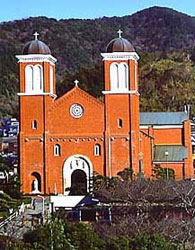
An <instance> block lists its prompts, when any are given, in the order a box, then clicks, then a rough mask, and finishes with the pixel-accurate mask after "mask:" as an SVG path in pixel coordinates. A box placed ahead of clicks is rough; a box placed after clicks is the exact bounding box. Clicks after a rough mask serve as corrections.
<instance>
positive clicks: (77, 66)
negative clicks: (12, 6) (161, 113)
mask: <svg viewBox="0 0 195 250" xmlns="http://www.w3.org/2000/svg"><path fill="white" fill-rule="evenodd" d="M118 28H121V29H122V30H123V36H124V37H125V38H127V39H128V40H130V41H131V42H132V43H133V45H134V46H135V48H136V50H137V52H138V53H139V54H140V55H141V56H142V55H143V56H142V57H141V58H142V59H141V68H140V75H141V90H142V95H143V100H142V109H143V110H158V109H161V110H162V109H163V110H164V109H168V110H174V109H177V108H178V107H179V109H181V108H182V105H183V102H185V101H186V102H189V99H190V98H189V95H188V94H186V95H185V94H184V95H182V97H180V93H178V92H177V89H175V90H174V91H175V92H177V93H175V96H178V98H179V99H182V100H180V101H179V102H177V99H178V98H176V97H174V98H173V100H172V102H171V103H169V104H167V103H166V104H165V103H164V102H165V101H166V100H164V99H163V98H160V99H159V96H161V95H162V93H161V92H160V91H162V89H163V85H164V84H165V80H166V81H169V80H170V79H167V74H165V71H163V70H168V72H169V73H170V72H171V71H174V70H176V71H178V69H176V68H175V67H180V66H181V65H180V66H179V65H178V63H180V64H182V63H183V64H185V62H186V58H187V56H188V53H190V54H191V53H192V50H193V48H194V47H195V18H194V17H190V16H188V15H185V14H182V13H180V12H177V11H174V10H172V9H168V8H162V7H153V8H149V9H145V10H143V11H140V12H137V13H135V14H133V15H130V16H124V17H111V18H108V17H103V18H99V19H94V20H89V19H85V20H81V19H68V20H59V21H57V20H55V19H51V18H47V17H37V18H28V19H23V20H17V21H13V22H4V23H1V24H0V55H1V56H0V86H1V87H0V116H8V115H13V114H17V106H16V104H17V97H16V94H15V93H16V92H17V88H18V65H17V62H16V59H15V57H14V56H15V55H16V54H21V51H22V47H23V46H24V44H25V43H26V42H27V41H29V40H31V39H33V37H32V34H33V33H34V32H35V31H38V32H39V34H40V36H39V39H40V40H42V41H43V42H45V43H46V44H48V45H49V47H50V48H51V51H52V55H53V56H55V57H56V58H57V59H58V63H57V79H58V81H57V83H58V94H62V93H64V92H65V91H66V90H67V89H68V88H70V86H71V85H72V82H73V80H74V79H75V78H78V79H79V80H80V81H81V83H82V87H83V88H84V89H86V90H88V91H89V92H90V93H92V94H93V95H96V96H99V95H100V94H101V90H102V88H103V77H102V73H101V56H100V53H101V52H104V51H105V47H106V45H107V43H108V42H109V41H110V40H111V39H112V38H114V37H116V30H117V29H118ZM173 51H176V52H173ZM154 52H155V53H154ZM172 55H173V56H172ZM178 58H179V59H178ZM188 58H189V57H188ZM161 59H164V60H165V59H167V60H171V61H172V63H171V65H172V66H171V69H170V68H169V66H170V65H169V66H167V64H166V61H163V65H164V66H163V68H161V69H160V70H159V71H160V73H159V72H158V74H157V73H155V72H156V71H158V69H157V68H155V69H154V68H153V69H152V68H150V65H151V64H152V62H154V61H156V60H157V61H161ZM178 60H179V62H178ZM143 62H145V65H143ZM175 62H176V64H175ZM159 64H161V63H158V65H159ZM159 67H160V65H159ZM166 67H168V68H166ZM184 68H185V70H186V74H187V73H189V72H191V71H193V62H192V61H190V60H188V66H186V65H185V66H184V65H183V68H182V70H184ZM143 70H148V71H149V74H145V73H146V72H144V71H143ZM162 71H163V72H162ZM179 72H182V71H180V70H179ZM184 73H185V72H184ZM159 74H162V76H161V77H160V80H159V79H156V77H158V76H159ZM186 74H181V75H180V74H177V77H176V82H177V83H178V81H180V82H182V81H184V82H186V81H187V82H188V85H189V81H190V83H191V82H192V84H190V87H189V86H188V93H194V92H193V91H194V89H195V87H194V86H192V85H193V84H194V83H193V81H192V79H191V76H190V79H189V77H188V78H185V79H184V75H186ZM168 76H169V74H168ZM151 78H152V79H153V80H152V81H153V84H152V85H151V86H149V89H150V91H149V92H150V97H149V98H150V99H151V96H152V98H154V99H156V101H157V102H158V105H157V104H156V102H155V101H153V100H152V99H151V101H150V100H148V92H146V89H148V87H147V88H145V85H146V86H148V85H150V83H149V82H151ZM169 78H171V76H169ZM156 81H157V82H156ZM174 81H175V80H174ZM174 81H173V83H172V84H173V86H172V88H173V89H174V88H175V86H176V84H177V83H176V82H174ZM142 84H144V86H142ZM167 84H168V83H167ZM168 85H169V84H168ZM168 85H167V86H168ZM184 85H185V84H182V83H181V93H182V94H183V93H184V92H183V91H185V87H184ZM157 86H158V87H157ZM189 89H190V91H189ZM168 92H169V91H168ZM163 95H164V91H163ZM184 96H186V98H184ZM144 98H146V100H148V101H147V102H146V103H145V101H144ZM152 102H154V103H155V104H154V103H152ZM159 102H160V103H159ZM175 102H176V104H175V105H174V103H175ZM170 105H174V107H173V106H170ZM154 106H155V107H154Z"/></svg>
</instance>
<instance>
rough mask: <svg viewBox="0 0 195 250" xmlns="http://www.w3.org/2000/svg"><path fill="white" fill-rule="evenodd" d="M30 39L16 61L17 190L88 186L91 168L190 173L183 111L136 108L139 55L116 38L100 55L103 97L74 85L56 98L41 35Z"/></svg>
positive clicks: (52, 64) (52, 61) (177, 174)
mask: <svg viewBox="0 0 195 250" xmlns="http://www.w3.org/2000/svg"><path fill="white" fill-rule="evenodd" d="M37 35H38V34H37V33H35V40H33V41H30V42H28V43H27V44H26V45H25V46H24V49H23V54H22V55H18V56H17V59H18V62H19V67H20V93H19V94H18V95H19V99H20V136H19V141H20V178H21V184H22V187H21V189H22V192H23V193H26V194H30V193H42V194H53V193H58V194H64V195H68V194H71V192H73V191H72V190H75V189H76V188H77V189H79V188H80V189H81V191H82V192H83V193H87V192H90V188H91V180H92V176H93V173H94V172H96V173H99V174H101V175H105V176H108V177H112V176H116V175H117V173H118V172H120V171H122V170H124V169H125V168H131V169H132V172H133V175H134V176H135V177H136V176H138V175H140V174H141V175H142V176H145V177H146V178H149V179H150V178H152V174H153V169H154V168H155V167H162V168H166V169H167V170H169V171H167V178H169V176H168V175H169V174H170V170H171V171H172V173H174V175H175V179H177V180H179V179H184V178H187V179H189V178H193V176H194V173H193V165H192V153H191V135H190V121H189V118H188V114H187V113H186V112H155V113H140V112H139V97H140V94H139V83H138V60H139V56H138V55H137V53H136V52H135V50H134V47H133V46H132V44H131V43H130V42H129V41H127V40H126V39H124V38H122V37H121V31H119V37H118V38H116V39H113V40H112V41H111V42H110V43H109V44H108V45H107V48H106V53H102V54H101V56H102V58H103V64H104V72H105V76H104V79H105V87H104V88H105V89H104V91H103V92H102V93H103V95H104V102H101V101H100V100H98V99H96V98H94V97H93V96H91V95H90V94H88V93H86V92H85V91H83V90H82V89H80V88H79V85H78V81H75V86H74V87H73V88H72V89H71V90H70V91H68V92H67V93H65V94H64V95H63V96H61V97H59V98H57V96H56V80H55V79H56V76H55V63H56V59H55V58H54V57H53V56H52V55H51V51H50V49H49V47H48V46H47V45H46V44H45V43H43V42H41V41H40V40H38V38H37Z"/></svg>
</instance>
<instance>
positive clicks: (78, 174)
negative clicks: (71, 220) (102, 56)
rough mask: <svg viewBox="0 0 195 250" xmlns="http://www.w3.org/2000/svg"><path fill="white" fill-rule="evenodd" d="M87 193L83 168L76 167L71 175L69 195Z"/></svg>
mask: <svg viewBox="0 0 195 250" xmlns="http://www.w3.org/2000/svg"><path fill="white" fill-rule="evenodd" d="M83 194H87V176H86V173H85V172H84V171H83V170H80V169H77V170H75V171H74V172H73V173H72V175H71V189H70V195H83Z"/></svg>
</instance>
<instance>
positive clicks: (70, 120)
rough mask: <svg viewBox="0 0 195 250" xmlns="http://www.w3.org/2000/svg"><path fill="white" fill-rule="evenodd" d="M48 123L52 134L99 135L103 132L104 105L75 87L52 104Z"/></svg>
mask: <svg viewBox="0 0 195 250" xmlns="http://www.w3.org/2000/svg"><path fill="white" fill-rule="evenodd" d="M48 122H49V130H50V133H54V134H75V135H76V134H86V133H87V134H88V133H91V134H92V133H94V134H95V133H99V134H100V133H102V132H103V130H104V127H103V126H104V104H103V103H102V102H101V101H99V100H97V99H96V98H94V97H93V96H91V95H89V94H88V93H86V92H85V91H83V90H81V89H80V88H79V87H77V86H76V87H74V88H73V89H72V90H70V91H69V92H67V93H66V94H65V95H63V96H62V97H60V98H59V99H57V100H56V101H55V102H54V104H53V105H52V107H51V108H50V109H49V112H48Z"/></svg>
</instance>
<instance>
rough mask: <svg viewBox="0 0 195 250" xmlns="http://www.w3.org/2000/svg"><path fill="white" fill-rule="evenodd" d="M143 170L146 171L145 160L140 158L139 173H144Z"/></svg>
mask: <svg viewBox="0 0 195 250" xmlns="http://www.w3.org/2000/svg"><path fill="white" fill-rule="evenodd" d="M143 172H144V166H143V160H142V159H140V160H139V173H143Z"/></svg>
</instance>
